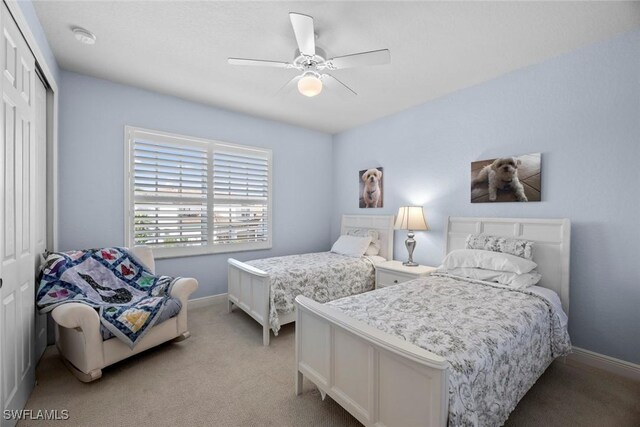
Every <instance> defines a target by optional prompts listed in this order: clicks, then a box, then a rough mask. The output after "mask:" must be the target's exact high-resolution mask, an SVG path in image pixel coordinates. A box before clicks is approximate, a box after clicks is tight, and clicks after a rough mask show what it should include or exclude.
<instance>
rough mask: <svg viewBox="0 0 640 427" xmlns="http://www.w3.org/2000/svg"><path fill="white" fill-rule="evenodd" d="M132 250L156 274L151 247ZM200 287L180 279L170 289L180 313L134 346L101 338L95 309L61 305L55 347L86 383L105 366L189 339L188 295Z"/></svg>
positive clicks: (56, 318)
mask: <svg viewBox="0 0 640 427" xmlns="http://www.w3.org/2000/svg"><path fill="white" fill-rule="evenodd" d="M132 252H133V253H134V254H135V255H136V256H137V257H138V258H139V259H140V261H142V262H143V263H144V264H145V265H146V266H147V267H148V268H149V269H150V270H151V272H153V273H155V261H154V259H153V252H152V251H151V249H150V248H149V247H146V246H137V247H135V248H133V250H132ZM196 289H198V281H197V280H195V279H190V278H182V279H179V280H178V281H177V282H176V283H175V284H174V285H173V288H172V290H171V296H172V297H174V298H178V299H179V300H180V302H181V303H182V309H181V310H180V312H179V313H178V315H177V316H175V317H172V318H170V319H168V320H165V321H164V322H162V323H159V324H158V325H155V326H153V327H152V328H151V329H150V330H149V331H148V332H147V334H146V335H145V336H144V337H143V338H142V339H141V340H140V341H139V342H138V344H136V346H135V347H134V348H133V349H131V348H129V346H127V345H126V344H125V343H124V342H122V341H121V340H119V339H109V340H106V341H103V340H102V335H101V333H100V317H99V316H98V313H97V312H96V310H95V309H93V308H92V307H89V306H88V305H85V304H81V303H68V304H62V305H60V306H58V307H56V308H55V309H53V311H52V312H51V316H52V317H53V320H54V321H55V323H56V346H57V347H58V351H59V352H60V355H61V356H62V360H63V361H64V363H65V365H66V366H67V367H68V368H69V370H70V371H71V372H72V373H73V374H74V375H75V376H76V377H77V378H78V379H79V380H80V381H83V382H90V381H94V380H97V379H98V378H100V377H101V376H102V368H104V367H106V366H109V365H112V364H114V363H116V362H119V361H121V360H123V359H126V358H127V357H129V356H133V355H134V354H138V353H140V352H142V351H144V350H147V349H149V348H151V347H155V346H156V345H158V344H161V343H163V342H166V341H169V340H175V341H182V340H184V339H186V338H189V335H190V334H189V331H188V330H187V305H188V301H189V295H191V294H192V293H193V292H194V291H195V290H196Z"/></svg>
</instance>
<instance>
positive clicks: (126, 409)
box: [19, 304, 640, 427]
mask: <svg viewBox="0 0 640 427" xmlns="http://www.w3.org/2000/svg"><path fill="white" fill-rule="evenodd" d="M189 325H190V330H191V333H192V336H191V338H189V339H188V340H186V341H184V342H182V343H173V344H166V345H163V346H160V347H159V348H156V349H153V350H149V351H147V352H146V353H143V354H141V355H139V356H137V357H134V358H133V359H130V360H127V361H124V362H121V363H119V364H117V365H115V366H113V367H111V368H108V369H106V370H105V371H104V375H103V378H101V379H100V380H98V381H96V382H94V383H91V384H83V383H80V382H79V381H77V380H76V379H75V378H74V377H73V376H72V375H71V374H70V373H69V372H68V371H67V370H66V368H65V367H64V366H63V365H62V363H61V362H60V360H59V358H58V354H57V352H56V350H55V348H53V347H51V348H49V349H47V351H46V353H45V355H44V357H43V359H42V360H41V362H40V365H39V366H38V370H37V378H38V384H37V386H36V388H35V390H34V392H33V394H32V396H31V398H30V399H29V402H28V404H27V408H28V409H34V410H37V409H58V410H61V409H68V410H69V414H70V419H69V420H68V421H67V422H65V423H64V425H74V426H130V425H135V426H161V425H162V426H165V425H167V426H169V425H171V426H173V425H189V426H199V425H207V426H357V425H360V424H359V423H358V422H357V421H356V420H355V419H354V418H353V417H352V416H351V415H349V414H348V413H347V412H346V411H345V410H343V409H342V408H341V407H340V406H339V405H338V404H336V403H335V402H333V401H332V400H331V398H329V397H327V399H326V400H325V401H324V402H323V401H322V400H321V399H320V395H319V393H318V392H317V391H316V390H315V388H314V387H313V385H312V384H310V383H308V382H307V381H305V392H304V394H303V395H302V396H300V397H296V396H295V394H294V385H293V382H294V351H293V345H294V334H293V332H294V326H293V325H286V326H285V327H284V328H283V330H282V331H281V333H280V335H279V336H278V337H277V338H272V340H271V345H270V346H269V347H263V346H262V330H261V328H260V327H259V326H258V324H257V323H255V322H254V321H253V320H252V319H251V318H249V317H248V316H247V315H246V314H244V313H243V312H241V311H240V310H237V309H236V310H235V311H234V312H233V313H232V314H227V313H226V305H225V304H216V305H214V306H212V307H206V308H201V309H198V310H193V311H192V312H191V313H190V318H189ZM45 424H46V423H45V422H43V421H29V422H26V421H23V422H21V423H20V424H19V425H21V426H27V425H34V426H42V425H45ZM56 425H62V423H60V422H57V423H56ZM507 425H508V426H571V425H576V426H598V427H601V426H616V427H622V426H636V427H637V426H640V383H634V382H631V381H627V380H625V379H622V378H619V377H615V376H612V375H609V374H607V373H604V372H600V371H594V370H590V369H589V368H585V367H578V366H570V365H567V364H564V363H561V362H555V363H554V364H553V365H551V367H550V368H549V369H548V370H547V372H546V373H545V374H544V375H543V376H542V377H541V378H540V379H539V380H538V382H537V384H536V385H535V386H534V387H533V388H532V389H531V390H530V391H529V393H528V394H527V395H526V396H525V397H524V399H523V400H522V401H521V402H520V404H519V405H518V407H517V408H516V410H515V411H514V412H513V414H512V415H511V418H510V419H509V421H508V422H507Z"/></svg>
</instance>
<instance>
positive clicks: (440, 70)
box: [34, 0, 640, 133]
mask: <svg viewBox="0 0 640 427" xmlns="http://www.w3.org/2000/svg"><path fill="white" fill-rule="evenodd" d="M34 4H35V8H36V12H37V14H38V17H39V18H40V21H41V22H42V25H43V27H44V29H45V32H46V34H47V37H48V38H49V41H50V43H51V46H52V48H53V51H54V53H55V55H56V58H57V59H58V62H59V65H60V66H61V67H62V68H63V69H66V70H71V71H76V72H79V73H83V74H88V75H92V76H96V77H100V78H104V79H108V80H112V81H115V82H121V83H126V84H131V85H135V86H139V87H143V88H146V89H150V90H154V91H158V92H162V93H167V94H171V95H175V96H179V97H181V98H186V99H190V100H194V101H198V102H202V103H206V104H210V105H214V106H217V107H222V108H226V109H230V110H235V111H240V112H244V113H248V114H252V115H256V116H261V117H267V118H270V119H274V120H279V121H282V122H287V123H292V124H296V125H300V126H304V127H307V128H311V129H317V130H320V131H324V132H329V133H337V132H340V131H343V130H346V129H349V128H351V127H354V126H357V125H360V124H363V123H366V122H369V121H372V120H375V119H377V118H380V117H383V116H386V115H389V114H392V113H395V112H398V111H401V110H403V109H406V108H408V107H411V106H413V105H417V104H420V103H422V102H425V101H428V100H430V99H434V98H437V97H440V96H442V95H445V94H447V93H450V92H453V91H456V90H459V89H462V88H465V87H469V86H472V85H475V84H478V83H480V82H483V81H486V80H489V79H491V78H494V77H497V76H499V75H501V74H504V73H507V72H509V71H512V70H516V69H518V68H522V67H525V66H528V65H532V64H535V63H539V62H541V61H544V60H545V59H548V58H551V57H553V56H556V55H558V54H561V53H563V52H567V51H570V50H573V49H576V48H578V47H580V46H583V45H587V44H590V43H593V42H596V41H599V40H604V39H606V38H609V37H612V36H614V35H615V34H618V33H621V32H624V31H628V30H631V29H634V28H638V27H640V3H637V2H475V1H469V2H394V1H389V2H268V1H261V2H244V1H235V2H219V1H215V2H213V1H210V2H184V1H168V2H167V1H160V2H157V1H156V2H142V1H133V2H120V1H111V2H103V1H80V2H73V1H38V0H36V1H34ZM290 11H291V12H300V13H304V14H308V15H311V16H313V17H314V18H315V24H316V32H317V33H318V35H319V38H318V40H317V41H316V43H317V45H318V46H320V47H322V48H324V49H325V50H326V52H327V55H328V56H329V57H333V56H340V55H345V54H349V53H354V52H361V51H367V50H374V49H381V48H389V49H391V62H392V63H391V65H384V66H376V67H370V68H357V69H348V70H338V71H334V72H333V74H334V75H335V76H336V77H337V78H339V79H341V80H342V81H343V82H345V83H346V84H348V85H349V86H350V87H352V88H353V89H354V90H355V91H356V92H358V94H359V96H358V97H355V98H354V99H343V98H341V97H339V96H337V95H336V94H335V93H330V92H329V91H328V90H327V91H324V92H323V93H322V94H320V95H319V96H317V97H315V98H306V97H303V96H301V95H299V94H298V93H297V92H295V91H294V92H291V93H289V94H286V95H277V96H276V95H275V93H276V92H277V91H278V89H279V88H280V87H281V86H282V85H283V84H284V83H286V82H287V81H288V80H289V79H290V78H291V77H293V75H295V72H294V71H292V70H283V69H269V68H267V69H263V68H254V67H238V66H231V65H228V64H227V62H226V59H227V57H229V56H236V57H247V58H262V59H273V60H281V61H288V60H290V59H292V57H293V53H294V50H295V48H296V43H295V38H294V35H293V31H292V29H291V24H290V22H289V17H288V12H290ZM72 26H82V27H85V28H87V29H89V30H90V31H92V32H94V33H95V34H96V36H97V43H96V44H95V45H94V46H86V45H82V44H80V43H78V42H77V41H76V40H75V39H74V37H73V34H72V33H71V31H70V27H72Z"/></svg>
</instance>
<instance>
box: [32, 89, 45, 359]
mask: <svg viewBox="0 0 640 427" xmlns="http://www.w3.org/2000/svg"><path fill="white" fill-rule="evenodd" d="M34 102H35V123H34V125H35V145H36V147H35V148H36V150H35V151H36V152H35V155H36V159H35V165H36V167H35V176H36V182H35V221H36V223H35V224H34V227H35V230H34V235H35V242H34V244H35V254H34V255H35V259H34V271H35V277H36V279H37V278H38V273H39V268H40V254H42V253H44V251H45V250H46V249H47V89H46V87H45V85H44V83H43V82H42V80H40V78H39V77H36V78H35V91H34ZM38 285H39V283H38V282H37V281H36V283H35V289H38ZM35 340H36V342H35V358H34V360H35V362H36V363H37V361H38V360H40V357H41V356H42V353H44V350H45V348H46V347H47V315H46V314H36V331H35Z"/></svg>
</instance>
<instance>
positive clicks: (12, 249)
mask: <svg viewBox="0 0 640 427" xmlns="http://www.w3.org/2000/svg"><path fill="white" fill-rule="evenodd" d="M0 22H1V26H2V32H1V34H0V37H1V38H2V39H1V40H0V71H1V73H2V75H1V76H0V87H1V92H2V102H1V111H0V114H1V116H0V139H1V140H2V149H1V154H0V164H1V165H2V168H1V172H2V173H0V175H1V176H2V177H1V178H0V180H1V181H0V276H1V277H2V281H3V286H2V288H0V360H1V366H0V386H1V390H0V393H1V396H2V400H1V401H2V408H1V409H2V410H7V409H22V408H23V407H24V404H25V403H26V400H27V398H28V397H29V394H30V392H31V389H32V388H33V385H34V382H35V369H34V361H33V353H34V347H33V343H34V319H35V304H34V297H33V295H34V292H35V290H34V282H35V277H34V270H33V260H34V255H35V248H34V230H33V224H35V223H36V221H35V209H34V204H35V203H34V202H35V191H34V187H35V138H34V131H33V128H34V126H33V122H34V105H33V104H34V101H33V88H34V79H35V60H34V58H33V55H32V54H31V51H30V50H29V48H28V46H27V44H26V42H25V41H24V39H23V38H22V35H21V34H20V31H19V30H18V28H17V26H16V24H15V22H14V21H13V18H12V17H11V15H10V14H9V12H8V10H7V7H6V6H5V4H4V3H2V5H1V11H0ZM14 423H15V422H13V421H8V422H7V421H5V420H3V425H5V424H7V425H12V424H14Z"/></svg>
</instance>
